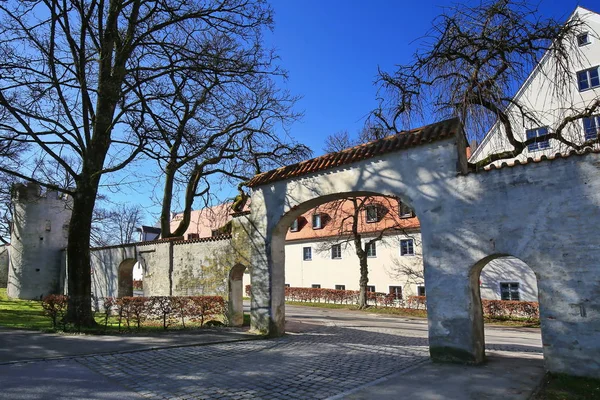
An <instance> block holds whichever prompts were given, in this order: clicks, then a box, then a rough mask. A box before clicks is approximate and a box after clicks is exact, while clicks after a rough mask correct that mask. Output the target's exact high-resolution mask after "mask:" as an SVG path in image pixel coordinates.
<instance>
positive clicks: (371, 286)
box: [367, 285, 375, 293]
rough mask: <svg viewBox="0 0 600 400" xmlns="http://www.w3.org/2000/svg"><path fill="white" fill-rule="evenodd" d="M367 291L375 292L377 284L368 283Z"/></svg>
mask: <svg viewBox="0 0 600 400" xmlns="http://www.w3.org/2000/svg"><path fill="white" fill-rule="evenodd" d="M367 292H369V293H375V286H374V285H367Z"/></svg>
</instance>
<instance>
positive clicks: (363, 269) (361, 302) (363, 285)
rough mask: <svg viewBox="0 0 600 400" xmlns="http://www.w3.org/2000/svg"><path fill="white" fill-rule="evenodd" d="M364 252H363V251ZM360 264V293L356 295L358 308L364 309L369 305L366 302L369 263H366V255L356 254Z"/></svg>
mask: <svg viewBox="0 0 600 400" xmlns="http://www.w3.org/2000/svg"><path fill="white" fill-rule="evenodd" d="M363 253H364V252H363ZM358 259H359V265H360V279H359V286H360V294H359V295H358V308H360V309H364V308H367V307H368V306H369V305H368V303H367V300H368V299H367V284H368V283H369V265H368V264H367V255H366V254H363V255H362V256H361V255H358Z"/></svg>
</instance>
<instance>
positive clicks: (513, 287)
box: [500, 282, 521, 301]
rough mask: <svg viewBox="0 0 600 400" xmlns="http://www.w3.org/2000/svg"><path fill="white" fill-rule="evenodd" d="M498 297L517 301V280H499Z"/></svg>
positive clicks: (518, 297) (519, 297)
mask: <svg viewBox="0 0 600 400" xmlns="http://www.w3.org/2000/svg"><path fill="white" fill-rule="evenodd" d="M500 298H501V299H502V300H514V301H519V300H520V299H521V296H520V295H519V282H500Z"/></svg>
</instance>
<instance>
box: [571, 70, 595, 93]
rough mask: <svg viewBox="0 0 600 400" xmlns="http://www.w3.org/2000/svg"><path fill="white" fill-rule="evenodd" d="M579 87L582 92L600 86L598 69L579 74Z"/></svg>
mask: <svg viewBox="0 0 600 400" xmlns="http://www.w3.org/2000/svg"><path fill="white" fill-rule="evenodd" d="M577 85H578V86H579V91H580V92H583V91H584V90H588V89H592V88H595V87H598V86H600V76H599V75H598V67H594V68H590V69H586V70H583V71H579V72H577Z"/></svg>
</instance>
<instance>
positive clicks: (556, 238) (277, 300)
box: [252, 141, 600, 376]
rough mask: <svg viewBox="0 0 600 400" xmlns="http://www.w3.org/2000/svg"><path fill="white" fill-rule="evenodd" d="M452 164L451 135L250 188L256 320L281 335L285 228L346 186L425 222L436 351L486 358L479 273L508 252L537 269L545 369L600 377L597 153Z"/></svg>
mask: <svg viewBox="0 0 600 400" xmlns="http://www.w3.org/2000/svg"><path fill="white" fill-rule="evenodd" d="M456 164H457V157H456V146H455V143H453V142H452V141H445V142H437V143H433V144H428V145H423V146H419V147H415V148H411V149H409V150H407V151H403V152H398V153H396V154H391V155H390V156H388V157H386V156H382V157H376V158H372V159H368V160H366V161H361V162H356V163H355V164H352V166H351V167H348V166H346V167H345V168H333V169H330V170H327V171H326V172H323V173H313V174H310V175H307V176H300V177H298V178H293V179H289V180H282V181H274V182H269V183H268V184H263V185H262V186H259V187H256V188H254V189H255V190H254V192H253V198H252V206H253V209H252V215H253V219H254V221H253V222H254V224H255V226H256V227H257V231H256V232H255V233H254V236H253V239H254V240H255V243H254V246H255V250H256V252H257V254H256V256H255V257H254V258H253V271H254V272H253V277H252V278H253V285H252V291H253V293H252V302H253V304H252V308H253V322H252V324H253V327H256V328H257V329H259V328H262V329H263V330H265V329H266V330H268V331H269V333H270V334H272V335H280V334H282V333H283V326H284V325H283V321H284V320H285V309H284V306H283V304H284V282H285V276H284V265H285V252H284V246H285V234H286V231H287V229H288V227H289V226H290V225H291V223H292V222H293V220H294V219H295V218H296V217H298V216H299V215H301V214H302V213H304V212H306V211H308V210H310V209H312V208H315V207H316V206H318V205H320V204H323V203H325V202H329V201H332V200H336V199H340V198H344V197H345V196H348V195H370V194H376V195H385V196H396V197H399V198H400V199H401V200H402V201H403V202H404V203H406V204H408V205H409V206H411V207H412V208H413V209H414V210H415V212H416V214H417V215H418V216H419V219H420V221H421V234H422V239H423V258H424V271H425V283H426V287H427V292H428V293H427V294H428V305H429V313H428V314H429V322H430V323H429V326H430V333H429V336H430V346H431V347H430V350H431V355H432V357H433V358H434V359H437V360H439V361H462V362H471V363H473V362H474V363H479V362H482V361H483V359H484V351H483V349H484V337H483V323H482V316H481V303H480V299H479V277H480V272H481V269H482V268H483V266H484V265H485V264H486V263H487V262H489V261H490V260H492V259H493V258H498V257H499V256H503V255H505V256H508V255H513V256H515V257H518V258H519V259H521V260H523V262H525V263H526V264H527V265H529V266H530V267H531V269H532V270H533V271H534V272H535V276H537V281H538V282H537V283H538V290H539V302H540V314H541V327H542V334H543V337H544V344H545V345H544V356H545V359H546V366H547V368H548V370H550V371H552V372H565V373H570V374H574V375H588V376H596V375H597V374H598V373H599V372H600V365H599V364H598V363H597V361H596V360H597V359H600V348H598V347H597V346H596V345H595V340H596V339H595V338H596V335H597V331H598V329H600V320H599V319H597V318H595V317H593V315H592V313H593V311H594V310H597V309H599V308H600V304H598V299H600V281H598V279H597V276H598V274H599V273H600V266H599V264H598V260H600V246H598V245H597V237H598V236H599V234H600V224H598V220H600V178H599V175H598V171H597V165H598V164H600V156H599V155H597V154H587V155H582V156H577V155H574V156H571V157H569V158H566V159H558V160H556V161H552V162H551V161H546V162H540V163H530V165H526V166H520V165H517V166H514V167H509V166H507V167H504V168H502V169H500V170H492V171H487V172H480V173H476V174H475V173H470V174H467V175H460V174H459V175H457V174H456V169H455V167H454V166H455V165H456ZM484 261H485V262H484ZM505 261H506V260H503V261H501V262H505ZM475 270H476V271H475ZM594 315H595V314H594ZM567 342H568V343H569V344H567ZM590 349H597V350H594V351H590Z"/></svg>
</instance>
